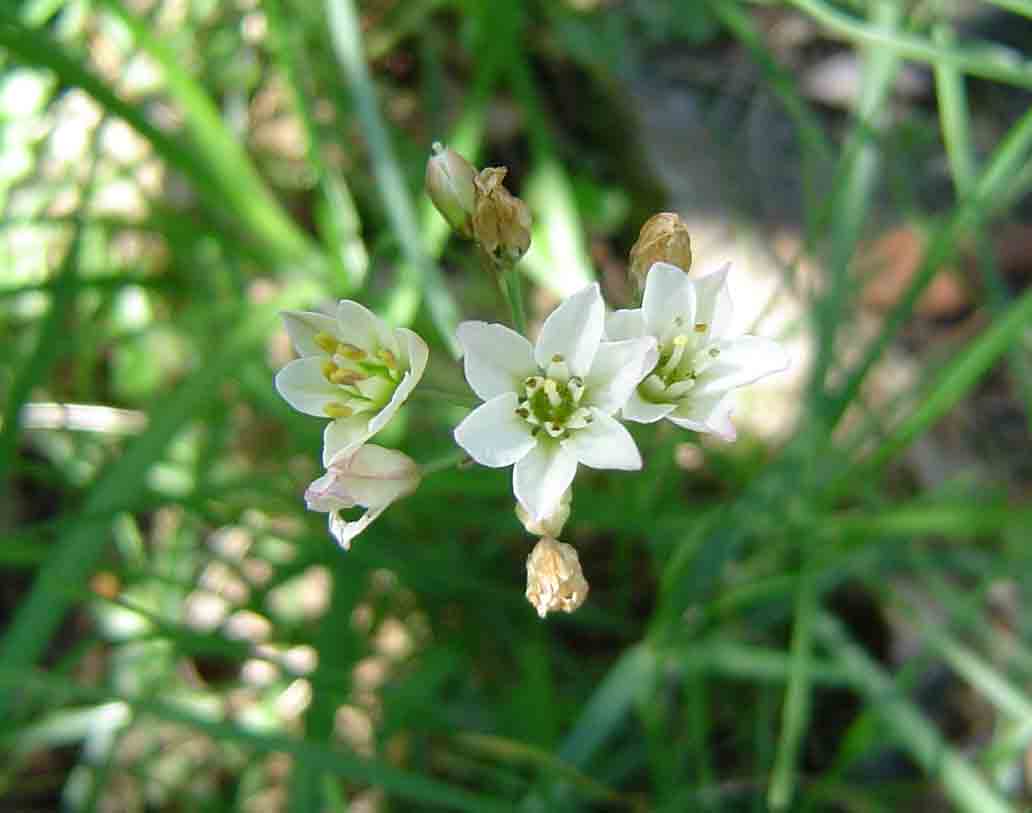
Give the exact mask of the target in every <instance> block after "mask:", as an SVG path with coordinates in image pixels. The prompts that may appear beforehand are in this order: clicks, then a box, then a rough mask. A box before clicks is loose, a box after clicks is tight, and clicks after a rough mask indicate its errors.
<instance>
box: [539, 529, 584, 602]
mask: <svg viewBox="0 0 1032 813" xmlns="http://www.w3.org/2000/svg"><path fill="white" fill-rule="evenodd" d="M587 597H588V582H587V580H585V578H584V574H583V573H582V572H581V566H580V559H578V558H577V551H576V550H574V548H573V546H572V545H567V544H565V543H564V542H559V541H557V540H555V539H552V538H550V537H547V536H546V537H545V538H544V539H541V540H539V541H538V543H537V544H536V545H535V546H534V550H532V551H531V552H530V556H528V557H527V600H528V601H529V602H530V603H531V604H533V605H534V609H536V610H537V614H538V615H539V616H541V618H544V617H545V616H546V615H548V613H550V612H553V611H555V610H562V611H563V612H564V613H572V612H573V611H574V610H576V609H577V608H578V607H580V606H581V604H583V603H584V599H586V598H587Z"/></svg>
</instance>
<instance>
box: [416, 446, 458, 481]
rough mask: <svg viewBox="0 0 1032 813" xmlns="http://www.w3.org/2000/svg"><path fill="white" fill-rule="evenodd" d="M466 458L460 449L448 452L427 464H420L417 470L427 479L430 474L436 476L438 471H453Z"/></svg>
mask: <svg viewBox="0 0 1032 813" xmlns="http://www.w3.org/2000/svg"><path fill="white" fill-rule="evenodd" d="M466 457H467V455H466V453H465V452H464V451H462V450H460V449H456V450H454V451H451V452H448V453H447V454H444V455H441V456H440V457H438V458H435V459H434V460H431V461H429V462H428V463H421V464H420V466H419V468H420V470H421V471H422V472H423V476H424V477H429V476H430V475H431V474H437V473H438V472H439V471H448V470H449V469H454V468H455V467H456V466H458V465H459V463H461V462H462V461H463V460H465V459H466Z"/></svg>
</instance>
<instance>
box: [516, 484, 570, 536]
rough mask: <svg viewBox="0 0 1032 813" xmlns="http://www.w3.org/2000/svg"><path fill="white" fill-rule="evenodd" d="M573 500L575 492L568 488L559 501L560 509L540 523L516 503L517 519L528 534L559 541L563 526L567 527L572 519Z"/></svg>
mask: <svg viewBox="0 0 1032 813" xmlns="http://www.w3.org/2000/svg"><path fill="white" fill-rule="evenodd" d="M572 500H573V490H572V489H569V488H568V489H566V493H565V494H563V496H562V499H561V500H560V501H559V507H558V508H556V509H555V512H554V513H553V514H552V515H551V516H550V517H546V518H545V519H543V520H540V521H538V520H536V519H534V518H533V517H532V516H531V515H530V514H529V513H528V512H527V509H525V508H524V507H523V506H522V505H520V504H519V503H516V517H517V518H518V519H519V521H520V522H522V523H523V527H524V528H526V530H527V533H528V534H533V535H534V536H551V537H553V538H556V539H558V538H559V535H560V534H562V532H563V526H565V525H566V520H568V519H569V518H570V502H571V501H572Z"/></svg>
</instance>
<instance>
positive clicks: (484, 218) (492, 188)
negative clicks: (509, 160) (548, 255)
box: [473, 167, 531, 265]
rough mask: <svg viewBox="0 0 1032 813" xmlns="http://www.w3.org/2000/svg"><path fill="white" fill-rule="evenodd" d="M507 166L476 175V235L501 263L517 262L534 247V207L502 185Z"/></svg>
mask: <svg viewBox="0 0 1032 813" xmlns="http://www.w3.org/2000/svg"><path fill="white" fill-rule="evenodd" d="M506 172H507V170H506V169H505V167H488V168H487V169H482V170H480V174H479V175H477V176H476V178H474V179H473V184H474V187H475V188H476V207H475V209H474V211H473V239H474V240H476V241H477V242H478V243H479V244H480V247H481V248H483V249H484V251H485V252H487V254H488V255H489V256H490V257H491V259H492V260H494V261H495V262H496V263H498V264H499V265H514V264H515V263H517V262H519V260H520V258H521V257H522V256H523V255H524V254H526V253H527V249H528V248H530V226H531V220H530V209H529V208H527V204H526V203H524V202H523V201H522V200H520V199H519V198H518V197H516V196H515V195H513V194H512V193H510V192H509V190H508V189H506V188H505V187H504V186H502V181H503V180H505V174H506Z"/></svg>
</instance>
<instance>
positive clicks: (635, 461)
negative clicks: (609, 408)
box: [562, 409, 641, 471]
mask: <svg viewBox="0 0 1032 813" xmlns="http://www.w3.org/2000/svg"><path fill="white" fill-rule="evenodd" d="M591 414H592V416H593V417H594V420H593V421H592V422H591V423H589V424H588V425H587V426H585V427H584V428H583V429H578V430H576V431H574V432H571V433H570V437H569V438H567V439H566V440H564V441H563V442H562V445H563V448H564V449H566V450H567V451H569V452H571V453H572V454H573V455H574V456H575V457H576V458H577V461H578V462H580V463H583V464H584V465H585V466H590V467H591V468H593V469H624V470H625V471H637V470H638V469H640V468H641V455H640V454H639V453H638V446H637V444H635V442H634V438H632V437H631V433H630V432H628V431H627V430H626V429H625V428H624V426H623V424H621V423H620V422H619V421H618V420H616V418H611V417H610V416H609V415H606V414H604V413H603V412H601V411H599V410H597V409H593V410H591Z"/></svg>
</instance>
